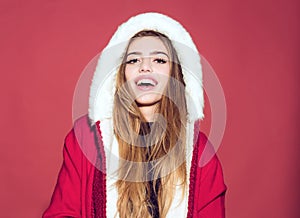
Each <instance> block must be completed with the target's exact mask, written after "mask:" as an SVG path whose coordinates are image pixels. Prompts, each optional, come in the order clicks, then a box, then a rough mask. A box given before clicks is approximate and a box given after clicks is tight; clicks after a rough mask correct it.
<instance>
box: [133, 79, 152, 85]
mask: <svg viewBox="0 0 300 218" xmlns="http://www.w3.org/2000/svg"><path fill="white" fill-rule="evenodd" d="M142 84H149V85H152V86H155V85H156V84H155V82H154V81H153V80H152V79H141V80H139V81H138V82H137V85H138V86H140V85H142Z"/></svg>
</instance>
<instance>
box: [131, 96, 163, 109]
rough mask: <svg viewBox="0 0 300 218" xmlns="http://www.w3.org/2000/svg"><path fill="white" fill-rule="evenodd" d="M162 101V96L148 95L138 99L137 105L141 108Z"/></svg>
mask: <svg viewBox="0 0 300 218" xmlns="http://www.w3.org/2000/svg"><path fill="white" fill-rule="evenodd" d="M160 100H161V95H159V96H158V95H156V94H148V95H143V96H140V97H138V98H136V100H135V101H136V103H137V104H138V106H139V107H142V106H152V105H155V104H157V103H158V102H159V101H160Z"/></svg>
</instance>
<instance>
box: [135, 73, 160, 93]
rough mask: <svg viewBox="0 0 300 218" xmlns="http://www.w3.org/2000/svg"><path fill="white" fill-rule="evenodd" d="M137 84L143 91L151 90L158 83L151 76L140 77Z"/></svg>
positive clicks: (136, 81)
mask: <svg viewBox="0 0 300 218" xmlns="http://www.w3.org/2000/svg"><path fill="white" fill-rule="evenodd" d="M135 84H136V85H137V86H138V88H139V89H141V90H149V89H152V88H153V87H155V86H156V85H157V84H158V82H157V81H156V80H155V79H154V78H153V77H151V76H139V77H138V78H136V79H135Z"/></svg>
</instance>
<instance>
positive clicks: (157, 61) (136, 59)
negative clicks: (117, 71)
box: [125, 58, 167, 64]
mask: <svg viewBox="0 0 300 218" xmlns="http://www.w3.org/2000/svg"><path fill="white" fill-rule="evenodd" d="M138 61H139V60H138V58H134V59H130V60H128V61H126V62H125V63H126V64H135V63H137V62H138ZM154 62H156V63H158V64H165V63H167V60H165V59H163V58H155V59H154Z"/></svg>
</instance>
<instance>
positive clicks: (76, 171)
mask: <svg viewBox="0 0 300 218" xmlns="http://www.w3.org/2000/svg"><path fill="white" fill-rule="evenodd" d="M96 127H97V128H91V127H90V125H89V124H88V118H87V117H86V116H85V117H82V118H81V119H79V120H78V121H77V122H76V123H75V125H74V128H73V129H72V130H71V131H70V132H69V134H68V135H67V137H66V139H65V144H64V148H63V157H64V160H63V164H62V167H61V170H60V172H59V176H58V180H57V184H56V186H55V189H54V193H53V195H52V199H51V203H50V206H49V207H48V208H47V209H46V211H45V212H44V214H43V217H44V218H46V217H87V218H95V217H106V204H107V203H109V202H106V176H105V173H102V172H105V164H104V163H105V155H104V151H103V145H102V141H101V132H100V131H99V122H98V123H96ZM195 132H198V130H196V128H195ZM197 134H199V136H198V137H195V138H197V140H195V146H194V150H193V157H192V164H191V170H190V187H189V198H188V214H187V217H188V218H192V217H193V218H224V217H225V207H224V199H225V192H226V189H227V188H226V185H225V184H224V180H223V174H222V168H221V165H220V162H219V160H218V158H217V156H216V155H213V157H212V158H211V159H210V161H209V162H208V163H207V164H206V165H205V166H203V167H200V166H199V160H200V157H201V155H202V152H203V149H204V148H205V146H210V144H209V142H208V143H207V137H206V136H205V135H204V134H203V133H202V132H198V133H197ZM91 145H92V146H91ZM95 145H96V146H95ZM97 147H98V148H97ZM99 161H100V165H98V166H97V168H98V169H97V168H96V167H95V164H92V163H97V162H98V163H99ZM99 169H100V170H99ZM95 181H96V182H95ZM93 190H94V191H93ZM95 190H97V191H96V192H95ZM95 207H97V211H98V213H97V215H95ZM99 211H100V213H99Z"/></svg>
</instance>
